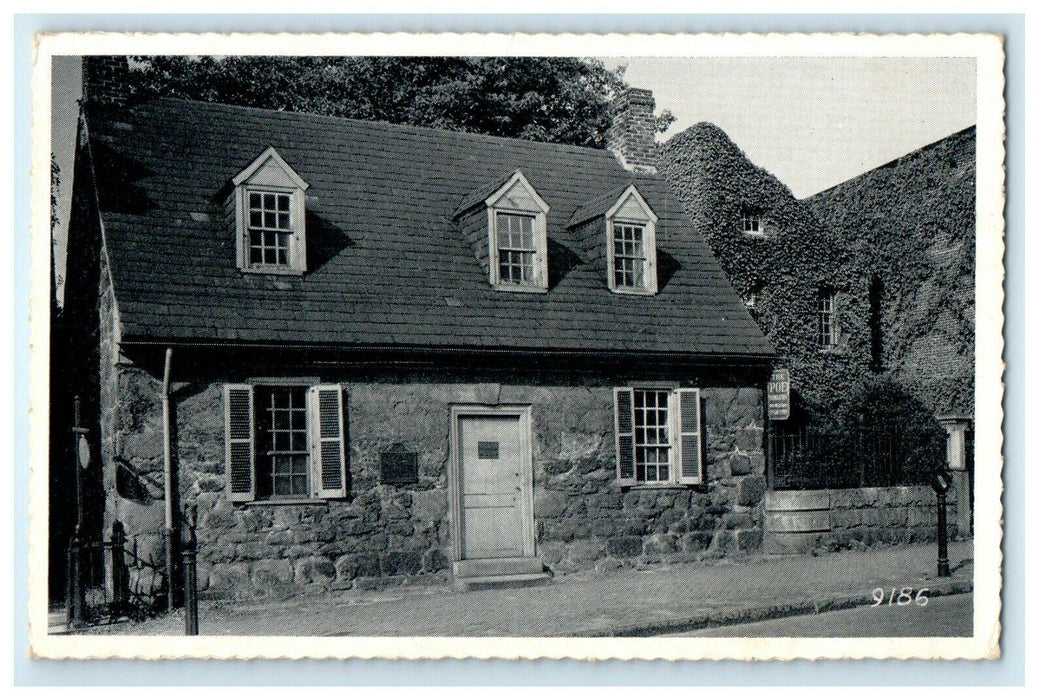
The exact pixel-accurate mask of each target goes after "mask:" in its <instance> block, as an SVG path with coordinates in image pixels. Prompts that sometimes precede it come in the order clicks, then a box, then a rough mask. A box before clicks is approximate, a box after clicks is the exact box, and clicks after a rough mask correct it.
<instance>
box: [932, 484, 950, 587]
mask: <svg viewBox="0 0 1046 700" xmlns="http://www.w3.org/2000/svg"><path fill="white" fill-rule="evenodd" d="M930 485H931V486H932V487H933V490H934V491H935V492H936V493H937V575H938V576H951V575H952V572H951V568H950V567H949V566H948V503H947V500H946V498H947V495H948V487H949V486H951V485H952V475H951V474H949V473H948V470H947V469H941V470H940V471H938V472H937V473H936V474H934V476H933V480H932V481H931V482H930Z"/></svg>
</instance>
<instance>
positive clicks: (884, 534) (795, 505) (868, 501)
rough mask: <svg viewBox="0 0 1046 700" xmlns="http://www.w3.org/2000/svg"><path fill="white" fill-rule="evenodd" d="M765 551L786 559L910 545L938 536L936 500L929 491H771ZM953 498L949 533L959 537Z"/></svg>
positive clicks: (908, 488)
mask: <svg viewBox="0 0 1046 700" xmlns="http://www.w3.org/2000/svg"><path fill="white" fill-rule="evenodd" d="M763 508H764V510H765V515H766V534H765V540H764V543H763V549H764V550H765V551H767V552H770V553H775V554H784V553H796V552H805V551H809V550H811V549H816V548H819V547H824V546H832V545H837V546H853V545H855V544H857V543H861V544H864V545H869V544H876V543H883V542H885V543H891V544H894V543H906V542H922V541H929V540H933V539H934V538H936V536H937V494H936V493H934V491H933V489H931V488H930V487H929V486H893V487H883V488H857V489H823V490H818V491H772V492H769V493H767V494H766V499H765V501H764V504H763ZM956 513H957V511H956V507H955V492H954V490H952V491H951V492H949V495H948V531H949V534H950V535H951V536H953V537H954V536H955V534H956V533H957V527H956Z"/></svg>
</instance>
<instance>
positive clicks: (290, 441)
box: [255, 387, 309, 498]
mask: <svg viewBox="0 0 1046 700" xmlns="http://www.w3.org/2000/svg"><path fill="white" fill-rule="evenodd" d="M305 391H306V390H305V388H304V387H257V388H255V408H256V411H257V414H256V415H257V421H256V425H257V431H258V435H257V445H258V452H259V459H258V468H259V473H258V475H257V482H256V483H257V484H258V495H259V497H263V498H264V497H265V496H292V495H296V496H302V495H308V494H309V484H308V478H309V447H308V431H307V429H306V420H305V419H306V411H305Z"/></svg>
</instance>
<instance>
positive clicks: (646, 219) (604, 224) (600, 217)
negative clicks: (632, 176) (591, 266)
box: [570, 185, 657, 295]
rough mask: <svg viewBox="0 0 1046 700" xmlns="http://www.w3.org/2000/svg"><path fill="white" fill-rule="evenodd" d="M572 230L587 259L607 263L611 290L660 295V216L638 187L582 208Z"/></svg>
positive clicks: (608, 195)
mask: <svg viewBox="0 0 1046 700" xmlns="http://www.w3.org/2000/svg"><path fill="white" fill-rule="evenodd" d="M570 228H572V229H576V230H577V232H578V238H579V240H580V242H581V245H582V249H583V250H584V251H585V254H586V257H587V259H588V260H590V261H592V260H596V259H599V258H602V259H603V260H604V261H605V263H606V271H607V288H608V289H609V290H610V291H612V292H615V293H618V294H647V295H649V294H656V293H657V215H656V214H655V213H654V210H653V209H651V208H650V205H649V204H647V201H646V199H645V198H644V197H643V195H642V194H641V193H640V192H639V190H638V189H637V188H636V186H635V185H629V186H628V187H626V188H625V189H624V190H623V191H622V190H615V191H614V192H611V193H609V194H607V195H604V196H602V197H597V198H596V199H593V200H591V201H590V202H586V203H585V204H583V205H581V206H580V207H578V209H577V210H576V211H575V212H574V215H573V216H572V217H571V219H570Z"/></svg>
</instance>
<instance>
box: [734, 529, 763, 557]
mask: <svg viewBox="0 0 1046 700" xmlns="http://www.w3.org/2000/svg"><path fill="white" fill-rule="evenodd" d="M762 543H763V531H762V529H760V528H758V527H753V528H750V529H747V530H738V531H737V548H738V549H739V550H740V551H742V552H753V551H755V550H757V549H759V545H761V544H762Z"/></svg>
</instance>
